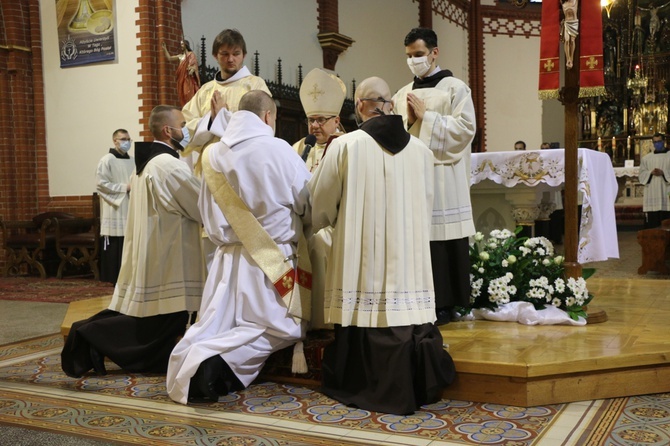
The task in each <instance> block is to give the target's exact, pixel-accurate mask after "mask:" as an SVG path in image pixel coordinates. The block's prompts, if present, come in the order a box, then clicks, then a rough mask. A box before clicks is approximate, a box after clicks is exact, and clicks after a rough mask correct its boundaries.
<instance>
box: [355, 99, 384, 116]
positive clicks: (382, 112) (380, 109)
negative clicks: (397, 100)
mask: <svg viewBox="0 0 670 446" xmlns="http://www.w3.org/2000/svg"><path fill="white" fill-rule="evenodd" d="M358 100H359V101H361V102H365V101H370V102H381V103H382V104H392V102H391V101H387V100H386V99H384V98H382V97H381V96H380V97H378V98H359V99H358ZM382 108H384V106H383V105H382ZM382 108H379V107H377V108H375V109H374V112H375V113H377V114H378V115H385V114H386V113H384V110H382Z"/></svg>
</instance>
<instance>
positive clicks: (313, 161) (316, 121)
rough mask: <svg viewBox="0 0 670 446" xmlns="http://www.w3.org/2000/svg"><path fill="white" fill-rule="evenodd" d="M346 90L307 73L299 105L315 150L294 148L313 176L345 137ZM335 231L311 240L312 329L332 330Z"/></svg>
mask: <svg viewBox="0 0 670 446" xmlns="http://www.w3.org/2000/svg"><path fill="white" fill-rule="evenodd" d="M346 95H347V87H345V85H344V82H342V80H341V79H340V78H339V77H337V76H335V75H334V74H330V73H327V72H326V71H324V70H322V69H320V68H314V69H313V70H312V71H310V72H309V73H307V76H305V79H304V80H303V82H302V85H300V102H301V103H302V108H303V110H305V115H306V116H307V127H308V130H309V132H310V135H313V136H314V141H315V142H314V143H312V144H313V147H305V140H306V138H303V139H301V140H300V141H298V142H296V143H295V144H293V148H294V149H295V150H296V152H298V154H300V155H301V156H302V159H303V160H304V161H305V165H306V166H307V169H309V171H310V172H314V170H315V169H316V168H317V167H318V166H319V163H320V162H321V159H322V158H323V155H324V154H325V153H326V148H327V147H328V144H330V142H331V141H332V140H333V139H334V138H336V137H338V136H340V135H342V134H343V132H341V131H340V111H341V110H342V104H344V98H345V97H346ZM331 234H332V228H324V229H322V230H320V231H319V232H317V233H316V234H314V236H312V237H311V238H310V239H309V258H310V260H311V263H312V319H311V321H310V327H311V328H314V329H318V328H332V326H330V325H326V324H324V322H323V287H324V285H325V279H326V261H327V258H328V252H329V251H330V247H331V245H332V237H331Z"/></svg>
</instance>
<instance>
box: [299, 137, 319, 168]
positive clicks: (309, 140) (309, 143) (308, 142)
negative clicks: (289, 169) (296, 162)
mask: <svg viewBox="0 0 670 446" xmlns="http://www.w3.org/2000/svg"><path fill="white" fill-rule="evenodd" d="M314 144H316V136H314V135H311V134H310V135H307V136H306V137H305V150H303V151H302V160H303V161H305V162H307V156H308V155H309V151H310V150H312V147H313V146H314Z"/></svg>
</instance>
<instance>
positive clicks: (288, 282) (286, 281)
mask: <svg viewBox="0 0 670 446" xmlns="http://www.w3.org/2000/svg"><path fill="white" fill-rule="evenodd" d="M282 285H283V287H284V288H286V289H287V290H290V289H291V288H293V277H291V276H285V277H284V278H283V279H282Z"/></svg>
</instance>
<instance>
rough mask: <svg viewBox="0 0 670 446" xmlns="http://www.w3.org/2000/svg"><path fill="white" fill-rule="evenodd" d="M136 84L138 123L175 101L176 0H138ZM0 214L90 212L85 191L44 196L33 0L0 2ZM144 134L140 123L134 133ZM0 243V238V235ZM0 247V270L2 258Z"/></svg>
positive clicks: (43, 135)
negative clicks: (172, 56) (165, 53)
mask: <svg viewBox="0 0 670 446" xmlns="http://www.w3.org/2000/svg"><path fill="white" fill-rule="evenodd" d="M137 11H138V13H139V16H140V17H139V21H138V25H139V32H138V35H137V41H138V48H139V50H140V56H139V57H140V60H139V62H140V65H141V67H140V77H141V81H140V87H141V90H142V92H141V93H140V96H139V97H138V101H137V106H138V108H139V110H141V111H142V119H141V124H143V127H144V128H145V129H146V128H147V127H148V126H147V124H148V121H149V114H150V113H151V109H152V108H153V107H155V106H156V105H158V104H173V105H178V98H177V91H176V88H175V85H174V71H175V69H176V66H175V65H174V62H169V61H167V60H166V59H165V57H164V56H163V53H162V49H161V46H160V44H161V42H163V41H164V42H165V43H166V45H167V46H168V50H169V51H170V52H171V53H172V54H175V53H177V52H178V51H179V42H180V40H181V38H182V34H183V31H182V26H181V0H140V1H139V6H138V9H137ZM0 20H1V23H0V116H2V119H0V218H1V219H4V220H28V219H30V218H31V217H32V216H34V215H36V214H38V213H41V212H46V211H62V212H69V213H72V214H76V215H80V216H82V217H89V216H92V215H93V206H92V198H91V196H90V195H84V196H68V197H50V196H49V173H48V169H47V149H48V148H47V146H46V133H45V128H46V117H45V105H44V94H45V92H44V73H43V66H42V38H41V34H40V6H39V0H21V1H17V2H4V1H3V3H2V16H1V17H0ZM140 136H141V138H142V139H145V140H151V139H152V138H151V135H150V134H149V132H148V130H144V131H143V132H142V134H141V135H140ZM0 242H2V241H1V240H0ZM4 259H5V252H4V250H2V251H1V252H0V270H2V268H3V267H4V264H5V261H4Z"/></svg>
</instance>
